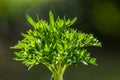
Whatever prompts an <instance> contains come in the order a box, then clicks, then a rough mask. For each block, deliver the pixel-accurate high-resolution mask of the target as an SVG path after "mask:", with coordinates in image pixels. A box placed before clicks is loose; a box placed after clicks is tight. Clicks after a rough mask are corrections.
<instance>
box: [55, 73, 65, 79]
mask: <svg viewBox="0 0 120 80" xmlns="http://www.w3.org/2000/svg"><path fill="white" fill-rule="evenodd" d="M53 78H54V80H63V74H62V73H59V72H57V73H54V74H53Z"/></svg>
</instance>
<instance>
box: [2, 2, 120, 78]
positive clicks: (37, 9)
mask: <svg viewBox="0 0 120 80" xmlns="http://www.w3.org/2000/svg"><path fill="white" fill-rule="evenodd" d="M49 10H52V11H53V12H54V14H55V16H58V15H60V16H61V17H63V16H64V15H66V16H67V17H68V18H74V17H78V20H77V22H76V23H75V24H74V25H73V26H72V27H73V28H75V29H77V30H82V31H83V32H86V33H93V34H94V36H95V37H97V38H98V39H99V40H100V41H101V42H102V43H103V47H102V48H97V47H92V48H88V49H89V52H91V53H93V54H92V56H94V57H97V62H98V64H99V66H92V65H89V66H85V65H83V64H81V63H80V64H79V65H78V66H77V67H76V66H71V67H69V68H68V70H67V71H66V73H65V75H64V79H65V80H120V1H119V0H0V80H49V79H50V76H51V73H50V72H49V71H48V69H47V68H46V67H45V66H44V65H41V64H40V65H38V66H35V67H33V68H32V69H31V70H30V71H28V70H27V67H25V66H24V65H22V64H21V63H20V62H16V61H14V60H13V59H12V58H13V57H14V54H13V52H14V50H10V49H9V47H10V46H13V45H15V44H16V43H17V41H18V40H21V39H22V36H21V34H20V33H21V32H26V31H27V30H28V29H29V28H32V27H31V26H30V25H29V24H28V23H27V21H26V14H29V15H30V16H31V17H33V19H34V20H37V17H36V15H39V17H40V18H43V19H46V20H48V12H49Z"/></svg>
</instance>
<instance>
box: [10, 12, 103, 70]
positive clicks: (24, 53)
mask: <svg viewBox="0 0 120 80" xmlns="http://www.w3.org/2000/svg"><path fill="white" fill-rule="evenodd" d="M26 17H27V20H28V22H29V23H30V24H31V25H32V26H33V28H34V29H29V30H28V31H27V33H26V34H25V33H22V36H23V37H24V38H23V40H20V41H18V43H17V45H15V46H14V47H12V48H13V49H19V51H18V52H15V55H16V57H15V58H14V59H15V60H17V61H22V63H23V64H25V65H27V66H29V68H31V67H32V66H34V65H37V64H39V63H42V64H44V65H46V66H56V65H60V66H61V67H62V68H63V67H64V66H65V65H68V66H69V65H72V64H77V63H79V62H82V63H84V64H86V65H87V64H88V63H90V64H94V65H96V59H95V58H92V57H90V53H89V52H88V51H87V50H86V47H88V46H101V43H100V42H99V41H98V40H97V39H96V38H95V37H94V36H93V34H86V33H83V32H79V31H76V30H74V29H72V28H70V26H71V25H72V24H74V23H75V22H76V20H77V18H74V19H72V20H71V19H66V17H64V18H63V19H61V18H60V17H59V16H58V17H57V19H56V20H55V19H54V15H53V13H52V11H50V12H49V22H47V21H46V20H43V19H41V20H38V22H35V21H34V20H33V19H32V18H31V17H30V16H28V15H27V16H26Z"/></svg>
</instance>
